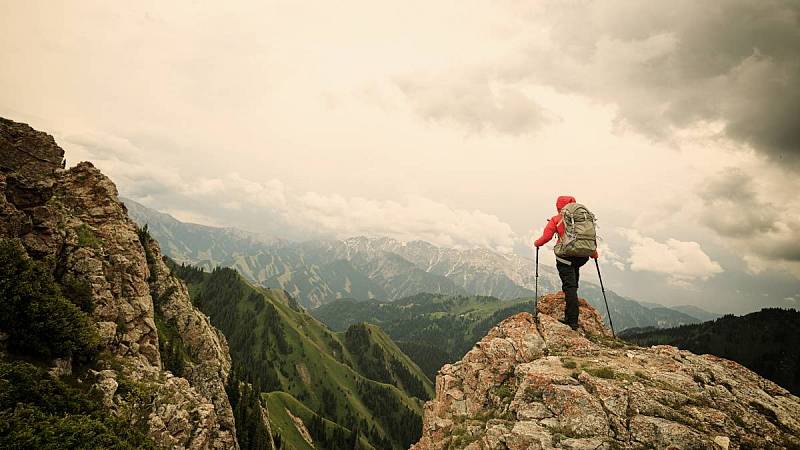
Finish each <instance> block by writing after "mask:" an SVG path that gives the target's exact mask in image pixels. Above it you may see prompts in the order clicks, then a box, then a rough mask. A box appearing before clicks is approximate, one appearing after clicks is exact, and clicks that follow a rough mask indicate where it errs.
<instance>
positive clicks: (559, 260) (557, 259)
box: [556, 255, 572, 266]
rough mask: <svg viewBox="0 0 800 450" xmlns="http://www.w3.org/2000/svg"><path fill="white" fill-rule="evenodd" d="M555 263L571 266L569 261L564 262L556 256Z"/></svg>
mask: <svg viewBox="0 0 800 450" xmlns="http://www.w3.org/2000/svg"><path fill="white" fill-rule="evenodd" d="M556 261H558V262H560V263H561V264H566V265H568V266H571V265H572V262H571V261H569V260H566V259H564V258H561V257H559V256H558V255H556Z"/></svg>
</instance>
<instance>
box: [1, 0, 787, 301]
mask: <svg viewBox="0 0 800 450" xmlns="http://www.w3.org/2000/svg"><path fill="white" fill-rule="evenodd" d="M799 10H800V4H798V3H797V2H795V1H790V0H783V1H781V0H730V1H724V2H718V1H710V0H709V1H690V0H678V1H673V2H639V1H632V0H629V1H623V0H614V1H604V2H587V1H581V0H568V1H540V2H528V1H517V0H503V1H499V2H498V1H489V0H478V1H473V2H466V3H465V2H433V3H432V2H428V1H423V0H409V1H408V2H402V3H394V4H386V3H376V2H368V1H362V0H348V1H342V2H335V3H319V2H312V3H306V4H304V3H303V2H282V1H267V2H260V1H259V2H256V1H240V2H229V3H226V4H224V5H219V4H218V5H213V4H201V5H197V4H195V3H191V2H185V3H184V2H180V1H177V2H169V3H164V2H157V1H143V2H137V3H136V4H134V5H126V8H125V9H124V10H121V9H120V8H119V7H117V6H115V5H110V4H108V3H107V2H103V1H100V0H89V1H85V2H80V3H79V4H75V5H71V7H70V8H66V7H62V6H59V5H53V4H52V2H49V1H45V0H31V1H29V2H24V4H23V3H18V4H16V5H14V6H13V7H11V6H10V5H4V6H0V58H2V60H3V61H8V64H4V65H3V66H2V68H0V115H2V116H6V117H10V118H13V119H15V120H18V121H24V122H29V123H30V124H32V125H33V126H34V127H36V128H38V129H43V130H48V131H50V132H52V133H53V134H54V135H55V136H56V138H57V140H58V141H59V143H60V144H62V145H63V146H64V148H65V150H66V151H67V158H68V161H69V162H70V164H73V163H75V162H77V161H78V160H82V159H89V160H92V161H94V162H95V163H96V164H97V165H98V166H99V167H100V168H101V169H102V170H103V171H104V172H105V173H108V174H109V175H110V176H111V177H112V178H113V179H114V180H115V181H116V182H117V184H118V186H119V187H120V190H121V192H122V193H123V194H124V195H126V196H129V197H132V198H133V199H135V200H138V201H141V202H142V203H145V204H147V205H148V206H150V207H153V208H155V209H159V210H163V211H167V212H170V213H172V214H174V215H175V216H177V217H179V218H181V219H183V220H187V221H193V222H200V223H206V224H212V225H231V226H236V227H239V228H243V229H248V230H252V231H257V232H264V233H269V234H278V235H281V236H284V237H289V238H293V239H305V238H313V237H327V236H333V237H347V236H352V235H360V234H366V235H389V236H392V237H395V238H399V239H424V240H427V241H430V242H433V243H436V244H439V245H444V246H456V247H471V246H487V247H491V248H494V249H498V250H510V249H515V250H516V251H519V252H522V253H524V254H527V255H531V253H530V251H531V250H530V245H529V243H530V240H529V237H530V236H532V235H534V234H538V233H539V232H540V230H541V227H542V226H543V225H544V221H545V220H546V219H547V218H548V217H549V216H551V215H552V214H553V213H554V212H555V211H554V207H553V202H554V199H555V197H556V196H558V195H561V194H571V195H574V196H576V197H577V198H578V199H579V201H582V202H584V203H586V204H588V205H590V207H591V208H592V209H593V210H594V211H596V212H597V213H598V216H599V217H600V218H601V222H600V224H601V234H602V236H603V237H604V238H605V240H604V241H603V242H602V244H601V245H602V247H601V248H602V250H603V253H604V255H605V256H606V258H607V261H608V262H609V266H611V267H613V268H614V270H616V273H612V275H614V276H611V277H609V278H610V281H609V282H611V283H613V282H614V280H615V279H616V280H618V282H619V283H620V284H621V285H620V286H617V287H618V288H622V287H623V286H627V287H630V289H637V290H636V291H635V292H628V293H629V294H630V295H632V296H635V297H637V298H643V299H646V298H648V297H650V296H652V297H653V299H654V300H655V301H667V300H668V299H670V298H673V297H674V296H678V295H681V296H682V295H690V294H686V293H685V292H684V290H686V289H687V288H691V289H697V290H698V294H697V295H698V298H703V297H702V295H706V296H713V297H715V298H717V300H718V301H719V302H723V301H724V298H726V297H727V296H730V295H733V294H736V295H742V296H749V297H751V298H756V297H757V296H760V295H761V293H762V292H763V291H765V290H766V291H769V292H768V295H772V296H774V297H775V298H778V299H780V300H775V301H772V304H777V303H776V302H778V303H779V302H780V301H783V300H782V299H785V298H796V297H797V296H798V295H800V292H797V289H796V287H791V286H796V281H797V279H798V277H800V248H799V247H798V244H797V240H796V236H797V235H798V232H800V199H798V198H797V196H796V191H797V181H796V178H797V174H798V172H800V152H798V148H800V144H799V142H800V135H799V134H798V133H800V127H798V126H797V125H796V124H797V117H800V90H798V89H797V88H796V86H798V85H800V82H799V81H800V56H798V55H800V24H799V23H798V14H799ZM631 229H633V230H635V232H631V231H630V230H631ZM551 262H552V261H550V260H548V261H547V263H548V264H549V263H551ZM642 280H644V281H642ZM637 283H638V286H639V287H636V288H634V287H635V286H637ZM715 283H719V285H717V284H715ZM742 283H744V284H742ZM720 285H725V286H727V289H728V290H727V291H724V292H723V290H721V289H720ZM703 289H705V291H703ZM736 290H741V292H742V294H738V293H736ZM621 292H626V291H625V289H624V288H623V289H622V290H621ZM703 293H704V294H703ZM701 294H702V295H701ZM656 297H657V298H656ZM664 297H666V299H665V298H664ZM755 301H756V300H753V302H755ZM758 301H760V299H758Z"/></svg>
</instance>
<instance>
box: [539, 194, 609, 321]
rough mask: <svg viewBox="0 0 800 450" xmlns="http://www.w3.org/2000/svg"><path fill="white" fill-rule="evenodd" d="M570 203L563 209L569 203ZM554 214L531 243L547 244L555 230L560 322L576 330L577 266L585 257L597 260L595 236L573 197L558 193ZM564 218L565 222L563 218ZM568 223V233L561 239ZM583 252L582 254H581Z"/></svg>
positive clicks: (589, 219)
mask: <svg viewBox="0 0 800 450" xmlns="http://www.w3.org/2000/svg"><path fill="white" fill-rule="evenodd" d="M569 204H574V206H570V207H568V208H567V209H568V210H566V211H565V210H564V208H565V207H566V206H567V205H569ZM556 211H557V212H558V214H556V215H555V216H553V217H552V218H550V220H548V221H547V226H545V227H544V232H543V233H542V236H541V237H540V238H539V239H537V240H536V241H535V242H534V243H533V245H535V246H536V248H537V251H538V248H539V247H541V246H543V245H544V244H547V243H548V242H549V241H550V239H552V238H553V234H555V233H558V241H557V242H556V247H555V249H554V250H555V253H556V269H558V276H559V277H560V278H561V290H562V291H564V298H565V305H564V320H562V321H561V323H564V324H566V325H569V326H570V328H572V329H573V330H577V329H578V280H579V278H580V269H581V266H583V265H584V264H586V262H587V261H589V258H590V257H591V258H594V259H597V257H598V255H597V241H596V236H595V226H594V221H595V218H594V215H593V214H592V213H591V212H589V210H587V209H586V207H584V206H583V205H581V204H578V203H576V202H575V197H571V196H568V195H562V196H560V197H558V199H557V200H556ZM565 218H566V219H567V221H566V222H565V220H564V219H565ZM568 225H569V228H570V230H569V231H570V233H571V234H572V236H568V238H565V234H568V233H567V231H568V230H567V227H568ZM582 255H585V256H582Z"/></svg>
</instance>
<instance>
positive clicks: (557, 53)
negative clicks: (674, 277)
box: [398, 0, 800, 171]
mask: <svg viewBox="0 0 800 450" xmlns="http://www.w3.org/2000/svg"><path fill="white" fill-rule="evenodd" d="M510 3H511V4H512V5H514V7H517V8H518V9H519V14H518V16H520V17H524V19H522V20H520V23H519V25H518V27H517V31H516V33H515V34H514V33H510V34H509V36H508V37H507V39H509V40H510V41H511V40H513V39H517V40H518V41H520V42H527V44H524V45H520V46H519V47H518V50H519V51H517V52H512V53H511V54H510V55H509V54H504V55H503V56H502V57H501V58H499V59H498V60H496V61H492V62H487V63H485V64H483V65H480V66H479V67H468V68H463V67H462V68H461V69H460V71H459V72H458V73H456V74H442V76H441V77H438V78H437V77H427V76H416V77H412V78H411V79H404V80H402V81H400V82H398V86H399V87H400V88H401V90H402V91H403V92H404V93H405V94H406V95H407V96H408V97H409V98H410V99H411V100H412V102H413V105H414V107H415V109H416V110H417V112H418V113H420V114H421V115H422V116H424V117H426V118H429V119H435V120H441V119H451V120H453V121H456V122H458V123H461V124H464V125H466V126H468V127H470V128H472V129H477V130H481V129H484V128H487V127H493V128H495V129H496V130H498V131H500V132H506V133H511V134H519V133H521V132H525V131H532V130H535V129H536V127H538V126H540V125H542V124H543V123H546V120H545V119H546V114H544V113H543V111H542V110H541V108H539V107H538V106H537V105H536V104H535V103H534V102H533V101H532V100H529V99H527V98H525V97H524V96H522V95H521V94H519V93H517V92H516V91H513V90H512V91H508V92H510V93H507V94H505V96H498V95H497V93H496V92H493V91H492V90H491V89H490V88H489V86H490V85H491V84H492V83H495V84H498V85H500V86H518V85H519V84H520V83H529V84H534V85H537V84H538V85H546V86H552V87H555V88H557V89H558V90H560V91H562V92H565V93H580V94H583V95H585V96H587V97H589V98H592V99H595V100H601V101H603V102H608V103H612V104H615V105H616V106H617V117H618V119H619V125H622V126H631V127H634V128H635V129H637V130H638V131H640V132H642V133H645V134H647V135H649V136H652V137H654V138H656V139H664V140H667V139H669V138H671V137H672V136H673V134H674V132H675V130H676V129H681V128H685V127H689V126H692V125H695V124H698V123H713V124H719V126H720V128H721V132H722V134H723V135H724V136H726V137H728V138H731V139H733V140H735V141H737V142H739V143H742V144H747V145H750V146H752V147H753V148H754V149H755V150H756V151H758V152H760V153H761V154H762V155H765V156H766V157H767V158H769V159H770V160H771V161H773V162H776V163H778V164H779V165H782V166H784V167H786V168H789V169H791V170H798V171H800V89H798V86H800V1H797V0H725V1H716V0H714V1H712V0H704V1H697V0H684V1H681V0H677V1H669V2H667V1H658V2H649V1H647V2H643V1H639V0H617V1H604V2H583V1H563V0H558V1H552V2H546V1H545V2H537V3H530V2H513V1H512V2H510ZM534 29H535V30H546V33H545V35H546V36H547V38H544V37H543V35H542V33H533V34H531V33H530V32H529V31H530V30H534ZM519 36H523V37H521V38H520V37H519ZM441 80H446V82H441Z"/></svg>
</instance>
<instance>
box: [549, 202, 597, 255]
mask: <svg viewBox="0 0 800 450" xmlns="http://www.w3.org/2000/svg"><path fill="white" fill-rule="evenodd" d="M595 221H596V219H595V217H594V214H592V213H591V212H590V211H589V210H588V209H586V207H585V206H583V205H581V204H580V203H569V204H567V205H566V206H564V207H563V208H561V222H563V223H564V228H565V232H564V236H563V237H562V238H561V241H560V242H558V243H557V244H556V246H555V252H556V256H562V257H563V256H592V253H594V251H595V250H597V230H596V226H595Z"/></svg>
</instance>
